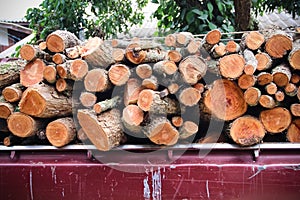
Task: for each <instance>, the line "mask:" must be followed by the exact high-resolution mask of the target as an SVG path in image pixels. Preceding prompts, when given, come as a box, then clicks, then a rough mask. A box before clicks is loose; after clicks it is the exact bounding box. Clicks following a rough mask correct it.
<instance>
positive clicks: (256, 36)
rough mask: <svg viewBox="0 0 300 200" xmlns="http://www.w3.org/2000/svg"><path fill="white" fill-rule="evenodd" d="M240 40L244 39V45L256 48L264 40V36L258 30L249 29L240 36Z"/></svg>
mask: <svg viewBox="0 0 300 200" xmlns="http://www.w3.org/2000/svg"><path fill="white" fill-rule="evenodd" d="M242 40H244V42H245V45H246V47H248V48H249V49H251V50H257V49H259V48H260V47H261V46H262V44H263V43H264V42H265V37H264V35H263V34H261V33H260V32H258V31H250V32H249V33H245V34H244V35H243V36H242Z"/></svg>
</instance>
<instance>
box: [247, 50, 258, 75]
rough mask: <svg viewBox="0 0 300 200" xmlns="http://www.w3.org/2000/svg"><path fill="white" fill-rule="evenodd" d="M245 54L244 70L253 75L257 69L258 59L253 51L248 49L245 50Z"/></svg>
mask: <svg viewBox="0 0 300 200" xmlns="http://www.w3.org/2000/svg"><path fill="white" fill-rule="evenodd" d="M243 55H244V59H245V61H246V63H245V67H244V72H245V74H248V75H253V74H254V72H255V71H256V69H257V64H258V61H257V60H256V58H255V56H254V54H253V52H252V51H250V50H248V49H245V50H244V52H243Z"/></svg>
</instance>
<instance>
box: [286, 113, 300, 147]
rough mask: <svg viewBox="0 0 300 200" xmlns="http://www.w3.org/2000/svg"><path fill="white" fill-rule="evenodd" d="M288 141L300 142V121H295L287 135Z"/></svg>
mask: <svg viewBox="0 0 300 200" xmlns="http://www.w3.org/2000/svg"><path fill="white" fill-rule="evenodd" d="M286 137H287V140H288V141H289V142H293V143H296V142H297V143H299V142H300V119H295V120H294V121H293V122H292V123H291V125H290V127H289V128H288V131H287V134H286Z"/></svg>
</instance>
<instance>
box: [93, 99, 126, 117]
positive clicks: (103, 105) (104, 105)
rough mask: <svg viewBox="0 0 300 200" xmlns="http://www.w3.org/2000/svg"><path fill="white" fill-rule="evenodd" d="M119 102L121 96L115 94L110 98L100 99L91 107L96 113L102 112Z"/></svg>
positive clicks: (114, 106)
mask: <svg viewBox="0 0 300 200" xmlns="http://www.w3.org/2000/svg"><path fill="white" fill-rule="evenodd" d="M120 103H121V97H119V96H115V97H113V98H111V99H107V100H105V101H100V102H98V103H96V104H95V105H94V106H93V109H94V111H95V113H96V114H100V113H103V112H105V111H107V110H109V109H113V108H116V107H117V106H119V104H120Z"/></svg>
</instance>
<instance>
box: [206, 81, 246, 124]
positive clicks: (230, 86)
mask: <svg viewBox="0 0 300 200" xmlns="http://www.w3.org/2000/svg"><path fill="white" fill-rule="evenodd" d="M203 102H204V105H205V106H206V108H208V110H210V111H211V113H212V114H213V115H214V116H216V117H217V118H218V119H221V120H226V121H227V120H233V119H236V118H237V117H240V116H241V115H243V114H244V113H245V112H246V111H247V103H246V101H245V100H244V95H243V92H242V91H241V89H240V88H239V87H238V86H237V85H236V84H235V83H234V82H232V81H230V80H227V79H218V80H215V81H214V83H213V85H212V87H211V88H210V89H209V90H207V91H206V93H205V96H204V100H203Z"/></svg>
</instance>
